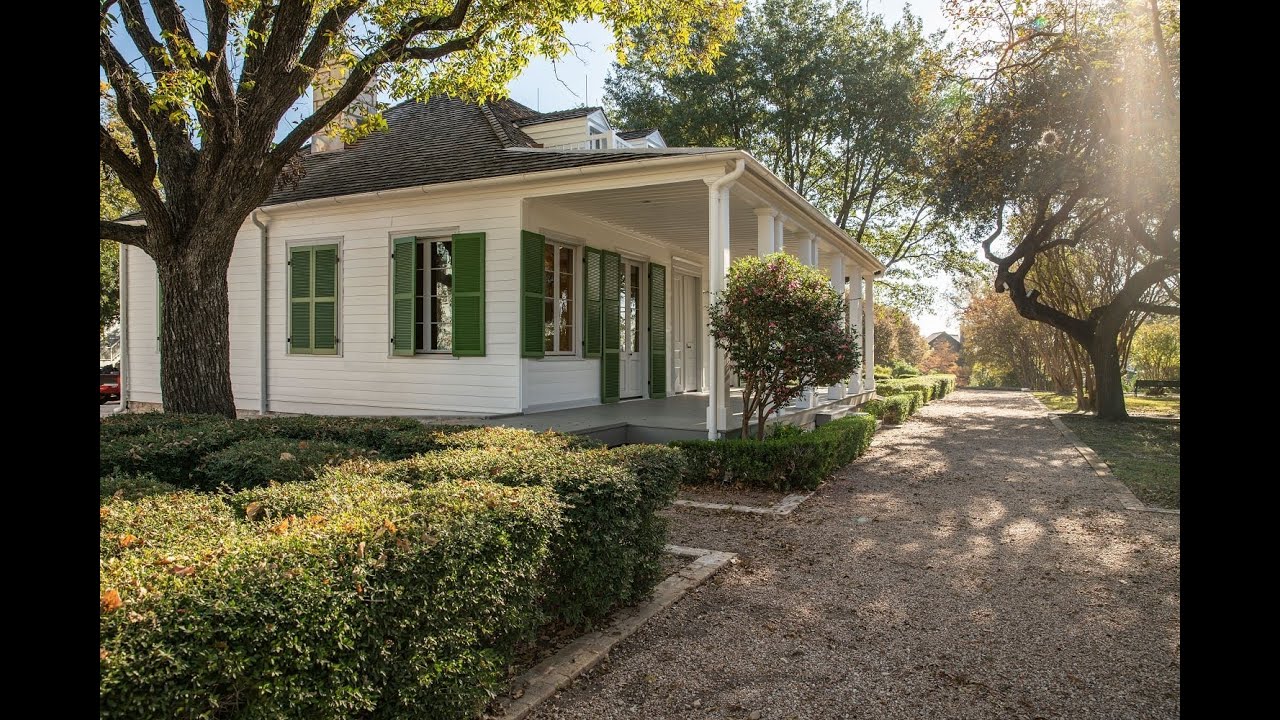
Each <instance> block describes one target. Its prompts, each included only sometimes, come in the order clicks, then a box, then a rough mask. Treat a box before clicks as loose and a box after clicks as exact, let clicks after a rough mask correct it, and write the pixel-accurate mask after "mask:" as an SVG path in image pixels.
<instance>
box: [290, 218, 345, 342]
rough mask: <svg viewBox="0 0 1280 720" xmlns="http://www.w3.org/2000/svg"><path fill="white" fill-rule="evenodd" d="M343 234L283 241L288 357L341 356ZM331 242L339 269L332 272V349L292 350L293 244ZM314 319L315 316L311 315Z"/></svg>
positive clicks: (301, 245) (321, 244)
mask: <svg viewBox="0 0 1280 720" xmlns="http://www.w3.org/2000/svg"><path fill="white" fill-rule="evenodd" d="M344 239H345V236H342V235H338V236H331V237H319V238H306V239H302V240H290V241H288V242H286V243H285V244H284V270H285V273H284V283H283V285H284V287H283V288H282V291H283V294H284V338H285V341H284V345H285V351H284V352H285V356H287V357H314V358H340V357H342V353H343V345H344V343H343V342H342V335H343V333H342V324H343V311H342V303H343V281H342V276H343V274H344V267H345V265H346V263H345V261H344V258H343V249H344V248H343V245H344V243H343V240H344ZM323 245H333V246H334V247H335V248H336V253H337V258H338V271H337V272H336V273H335V274H334V288H333V304H334V308H333V338H334V342H333V352H319V353H318V352H314V351H313V350H310V349H308V350H307V351H304V352H295V351H294V349H293V343H291V342H289V338H291V337H293V296H292V295H290V292H291V290H290V288H292V281H293V266H292V265H291V264H290V261H291V258H292V257H293V250H294V248H299V247H311V246H323ZM312 322H313V323H314V322H315V318H312Z"/></svg>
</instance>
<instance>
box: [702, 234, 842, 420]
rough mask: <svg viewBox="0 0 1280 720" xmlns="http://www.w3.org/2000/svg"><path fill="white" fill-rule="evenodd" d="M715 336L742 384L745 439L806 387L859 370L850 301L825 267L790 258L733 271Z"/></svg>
mask: <svg viewBox="0 0 1280 720" xmlns="http://www.w3.org/2000/svg"><path fill="white" fill-rule="evenodd" d="M709 312H710V318H711V334H712V335H713V336H715V339H716V344H717V345H718V346H719V347H721V348H723V349H724V351H725V352H726V353H727V354H728V356H729V363H730V364H731V365H732V366H733V369H734V371H735V372H736V373H737V374H738V377H739V378H740V379H741V381H742V404H743V412H742V437H744V438H745V437H748V434H747V433H748V428H749V427H750V425H751V422H752V421H753V420H754V421H755V422H756V423H757V427H756V438H757V439H759V440H763V439H764V431H765V420H767V419H768V418H769V416H770V415H772V414H774V413H775V412H777V411H778V409H779V408H781V407H782V406H783V405H786V404H787V403H789V402H791V401H792V400H794V399H795V398H796V396H798V395H799V394H800V392H801V391H802V390H803V388H804V387H805V386H813V385H826V384H831V383H837V382H840V381H842V380H844V379H845V378H847V377H849V376H850V375H852V374H853V373H855V372H856V371H857V369H858V366H859V364H860V363H859V358H860V357H861V352H860V351H859V348H858V341H857V340H858V339H857V331H856V330H854V329H853V328H852V327H850V328H846V327H844V313H845V308H844V300H843V299H842V298H841V297H840V295H839V294H837V293H836V291H835V290H832V289H831V285H830V282H829V281H828V279H827V278H826V277H825V276H823V274H822V273H820V272H819V271H818V270H816V269H814V268H810V267H806V266H804V265H802V264H800V261H799V260H796V259H795V258H794V257H792V256H790V255H787V254H786V253H780V252H779V253H773V254H772V255H766V256H765V257H762V258H758V257H746V258H742V259H740V260H737V261H736V262H734V263H733V265H732V266H730V268H729V278H728V286H727V288H726V289H725V291H724V293H723V294H721V296H720V298H719V300H717V301H716V302H715V303H713V304H712V305H711V308H710V311H709Z"/></svg>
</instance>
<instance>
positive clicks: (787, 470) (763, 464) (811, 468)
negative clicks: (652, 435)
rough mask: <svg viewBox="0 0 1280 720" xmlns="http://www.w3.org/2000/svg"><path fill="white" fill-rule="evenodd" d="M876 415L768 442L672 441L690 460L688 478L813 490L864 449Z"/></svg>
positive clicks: (857, 416)
mask: <svg viewBox="0 0 1280 720" xmlns="http://www.w3.org/2000/svg"><path fill="white" fill-rule="evenodd" d="M874 433H875V419H874V418H873V417H871V416H870V415H865V414H855V415H849V416H846V417H843V418H840V419H839V420H834V421H832V422H829V423H827V424H826V425H823V426H822V427H820V428H817V429H816V430H813V431H811V432H806V433H802V434H800V435H798V436H796V435H790V434H788V435H783V436H779V437H775V438H766V439H765V440H740V439H738V440H687V441H681V442H676V443H673V446H675V447H678V448H680V449H681V450H682V451H683V452H684V454H685V458H686V460H687V462H688V473H687V474H686V476H685V481H686V482H688V483H690V484H706V483H715V484H722V485H741V486H749V487H761V488H769V489H772V490H794V489H804V490H813V489H814V488H816V487H818V485H819V484H821V483H822V481H823V480H825V479H826V478H827V477H828V476H829V475H830V474H831V473H832V472H834V471H835V470H837V469H839V468H840V467H842V466H844V465H846V464H848V463H849V462H851V461H852V460H854V459H855V458H857V457H858V456H860V455H862V453H863V452H865V451H866V449H867V446H868V445H869V444H870V443H871V436H872V435H873V434H874Z"/></svg>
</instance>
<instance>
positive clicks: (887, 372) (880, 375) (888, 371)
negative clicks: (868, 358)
mask: <svg viewBox="0 0 1280 720" xmlns="http://www.w3.org/2000/svg"><path fill="white" fill-rule="evenodd" d="M872 375H873V376H874V377H875V379H876V380H888V379H889V378H891V377H893V368H890V367H885V366H883V365H876V366H875V370H874V372H873V373H872Z"/></svg>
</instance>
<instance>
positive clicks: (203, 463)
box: [98, 413, 475, 489]
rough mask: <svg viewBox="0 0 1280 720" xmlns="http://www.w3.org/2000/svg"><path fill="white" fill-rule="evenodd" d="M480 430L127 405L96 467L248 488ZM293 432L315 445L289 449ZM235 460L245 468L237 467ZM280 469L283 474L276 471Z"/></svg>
mask: <svg viewBox="0 0 1280 720" xmlns="http://www.w3.org/2000/svg"><path fill="white" fill-rule="evenodd" d="M474 430H475V428H471V427H465V426H432V427H428V426H426V425H423V424H422V423H420V422H418V421H417V420H414V419H412V418H352V417H327V416H317V415H302V416H297V417H266V418H250V419H243V420H228V419H226V418H222V417H217V416H210V415H181V414H171V413H136V414H132V413H126V414H124V415H116V416H112V417H110V418H106V419H104V420H102V423H101V445H100V447H99V451H98V452H99V454H98V461H99V462H98V468H99V475H100V477H105V476H107V475H111V474H123V475H138V474H150V475H153V476H155V478H156V479H157V480H160V481H162V482H167V483H170V484H173V485H176V486H178V487H184V488H193V489H210V488H214V487H218V486H219V485H221V484H224V483H225V484H226V485H228V486H230V487H232V488H243V487H251V486H253V485H255V484H262V483H265V482H266V481H268V480H272V479H275V480H281V481H287V480H298V479H307V478H310V477H312V476H314V475H315V473H316V472H318V471H319V469H320V468H322V467H323V466H324V465H326V464H328V463H329V462H331V461H332V460H334V459H337V458H340V457H350V456H353V455H372V456H378V457H383V458H390V459H398V458H404V457H409V456H411V455H415V454H418V453H423V452H432V451H434V450H438V449H441V448H443V447H448V446H450V442H451V441H450V440H449V438H450V437H451V436H452V435H454V434H466V433H469V432H473V431H474ZM273 440H274V441H276V442H275V444H272V441H273ZM287 440H293V441H305V442H308V443H311V444H313V445H315V448H314V449H312V450H311V451H310V452H301V453H300V452H298V450H299V449H302V450H304V451H305V449H306V448H305V446H303V447H302V448H299V447H296V446H295V447H294V448H292V449H291V448H290V446H289V445H288V443H287V442H286V441H287ZM255 441H260V442H261V444H259V445H257V446H255V447H254V448H248V447H247V448H246V449H245V450H244V451H242V452H236V451H235V450H234V449H233V446H235V445H238V444H242V443H251V442H255ZM339 446H344V447H339ZM320 448H324V451H323V452H322V451H321V450H320ZM256 449H260V450H263V451H264V452H265V451H267V450H273V449H274V452H273V453H272V457H274V458H280V456H281V454H282V453H284V452H289V453H290V454H291V455H293V456H294V459H295V460H297V464H296V465H288V464H284V463H273V465H274V466H273V467H268V466H267V464H264V463H254V462H253V460H252V458H253V456H254V450H256ZM215 456H216V457H215ZM237 458H238V459H237ZM237 468H239V469H240V470H243V471H244V474H243V475H240V474H237V473H236V472H235V471H236V469H237ZM276 472H279V473H282V476H281V477H271V475H272V474H273V473H276Z"/></svg>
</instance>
